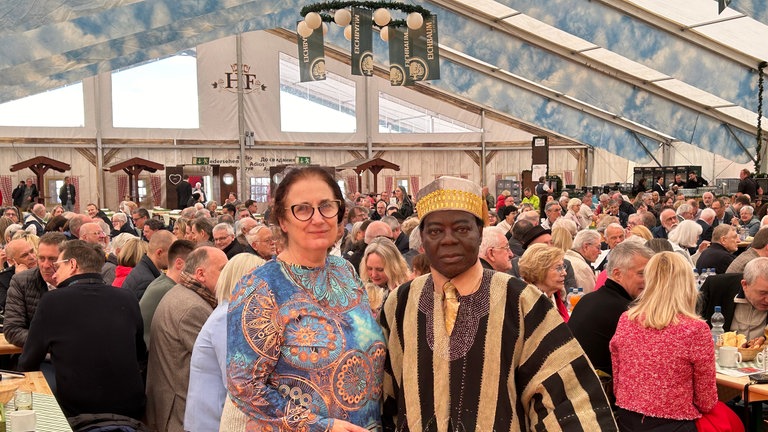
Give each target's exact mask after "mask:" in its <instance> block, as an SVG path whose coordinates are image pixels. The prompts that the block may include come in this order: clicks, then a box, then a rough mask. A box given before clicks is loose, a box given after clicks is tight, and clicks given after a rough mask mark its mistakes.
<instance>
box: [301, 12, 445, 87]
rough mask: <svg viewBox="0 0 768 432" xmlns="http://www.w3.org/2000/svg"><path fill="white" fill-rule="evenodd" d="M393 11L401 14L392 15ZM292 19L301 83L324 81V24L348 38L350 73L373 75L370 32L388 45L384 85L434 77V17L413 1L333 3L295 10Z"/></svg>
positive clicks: (436, 66) (436, 67) (436, 55)
mask: <svg viewBox="0 0 768 432" xmlns="http://www.w3.org/2000/svg"><path fill="white" fill-rule="evenodd" d="M393 12H395V13H397V14H398V15H402V18H399V19H393V18H394V17H393V14H392V13H393ZM301 16H302V17H303V19H302V20H301V21H298V22H297V25H296V33H297V35H298V40H297V43H298V49H299V58H300V61H299V63H300V66H299V67H300V70H301V81H316V80H323V79H325V55H324V41H323V37H324V36H325V35H326V34H327V32H328V31H329V26H328V24H329V23H335V24H336V25H338V26H340V27H343V28H344V37H345V38H346V39H347V40H349V41H350V54H351V59H352V74H353V75H364V76H372V75H373V49H372V34H373V32H372V30H373V29H374V28H375V29H378V31H379V35H380V37H381V39H382V40H384V41H385V42H388V43H389V60H390V83H391V84H392V85H412V84H414V83H415V82H417V81H424V80H433V79H439V78H440V66H439V51H438V41H437V17H436V16H435V15H433V14H432V13H430V12H429V11H428V10H427V9H424V8H423V7H421V6H416V5H407V4H403V3H396V2H382V1H334V2H324V3H315V4H311V5H308V6H305V7H303V8H302V9H301Z"/></svg>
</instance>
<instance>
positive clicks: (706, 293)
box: [697, 273, 744, 331]
mask: <svg viewBox="0 0 768 432" xmlns="http://www.w3.org/2000/svg"><path fill="white" fill-rule="evenodd" d="M742 277H743V276H742V274H741V273H725V274H719V275H714V276H710V277H708V278H707V280H706V281H705V282H704V284H703V285H702V286H701V292H700V293H699V307H698V308H697V309H698V311H699V314H700V315H701V317H702V318H704V319H706V320H707V324H709V326H710V327H712V322H711V319H712V314H713V313H715V306H720V307H721V311H722V312H723V316H724V317H725V324H724V325H723V330H725V331H731V323H732V322H733V312H734V310H735V309H736V305H735V303H733V299H734V297H736V295H740V296H741V297H744V291H743V290H742V289H741V279H742Z"/></svg>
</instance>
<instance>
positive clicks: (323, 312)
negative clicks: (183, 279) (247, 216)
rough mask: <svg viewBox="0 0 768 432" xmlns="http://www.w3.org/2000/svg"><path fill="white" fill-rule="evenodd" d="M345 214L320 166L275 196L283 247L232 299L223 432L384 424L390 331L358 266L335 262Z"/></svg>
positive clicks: (360, 428)
mask: <svg viewBox="0 0 768 432" xmlns="http://www.w3.org/2000/svg"><path fill="white" fill-rule="evenodd" d="M343 216H344V199H343V196H342V194H341V190H340V189H339V186H338V185H337V184H336V181H335V180H334V178H333V177H332V176H331V175H330V174H329V173H328V172H327V171H325V170H324V169H322V168H319V167H305V168H298V169H292V170H290V171H288V172H287V173H286V174H285V177H284V178H283V181H282V182H280V184H279V185H278V187H277V189H276V190H275V204H274V207H273V211H272V213H271V215H270V217H271V219H272V223H273V224H274V225H276V226H278V227H279V228H280V233H279V234H280V235H282V237H283V238H284V240H285V248H284V249H282V250H281V251H280V252H279V253H278V255H277V257H276V259H273V260H271V261H269V262H267V263H266V264H264V265H263V266H261V267H259V268H258V269H256V270H254V271H253V272H251V273H250V274H248V275H246V276H245V277H244V278H243V279H241V280H240V282H239V283H238V284H237V286H236V287H235V289H234V291H233V293H232V296H231V297H230V303H229V312H228V316H227V336H228V340H227V390H228V399H227V401H226V402H225V404H224V412H223V414H222V419H221V430H228V431H244V430H282V431H304V430H323V431H332V432H338V431H349V432H365V431H368V430H378V429H379V428H380V427H381V418H380V405H379V402H380V398H381V392H382V378H383V365H384V359H385V355H386V346H385V344H384V338H383V334H382V331H381V328H380V327H379V325H378V324H377V323H376V321H375V319H374V318H373V314H372V312H371V309H370V306H369V304H368V299H367V296H366V294H365V291H364V288H363V283H362V281H361V280H360V278H359V277H358V276H357V273H356V272H355V270H354V269H353V268H352V266H351V264H349V262H348V261H346V260H344V259H343V258H340V257H336V256H329V255H328V250H329V248H330V247H331V246H332V245H333V244H334V243H335V242H336V236H337V230H338V229H339V224H340V223H341V221H342V218H343ZM361 383H363V384H362V385H361Z"/></svg>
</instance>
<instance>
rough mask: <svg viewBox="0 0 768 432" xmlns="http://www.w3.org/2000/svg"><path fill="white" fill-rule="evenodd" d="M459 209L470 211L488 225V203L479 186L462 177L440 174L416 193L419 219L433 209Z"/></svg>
mask: <svg viewBox="0 0 768 432" xmlns="http://www.w3.org/2000/svg"><path fill="white" fill-rule="evenodd" d="M439 210H461V211H465V212H468V213H472V214H473V215H475V216H477V217H478V218H480V219H481V220H482V221H483V224H484V225H488V204H487V203H486V201H485V199H484V198H483V194H482V190H481V189H480V186H479V185H477V184H475V183H473V182H471V181H469V180H466V179H463V178H458V177H451V176H442V177H440V178H438V179H436V180H435V181H433V182H432V183H430V184H428V185H426V186H424V187H423V188H422V189H420V190H419V193H418V194H416V213H417V214H418V215H419V219H424V217H425V216H426V215H428V214H430V213H432V212H434V211H439Z"/></svg>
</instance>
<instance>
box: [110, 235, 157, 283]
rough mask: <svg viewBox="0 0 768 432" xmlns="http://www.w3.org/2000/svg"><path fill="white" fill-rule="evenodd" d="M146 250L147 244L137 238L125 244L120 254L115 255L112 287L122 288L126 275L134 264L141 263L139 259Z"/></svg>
mask: <svg viewBox="0 0 768 432" xmlns="http://www.w3.org/2000/svg"><path fill="white" fill-rule="evenodd" d="M127 235H129V234H127ZM148 249H149V248H148V245H147V242H145V241H144V240H142V239H140V238H138V237H133V238H131V239H128V240H127V241H126V242H125V244H124V245H123V247H122V248H121V249H120V252H118V253H117V267H116V268H115V280H114V281H112V286H113V287H116V288H120V287H122V286H123V282H124V281H125V278H126V277H127V276H128V273H130V272H131V270H133V268H134V267H136V264H138V263H139V261H141V257H143V256H144V255H145V254H146V253H147V250H148Z"/></svg>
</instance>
